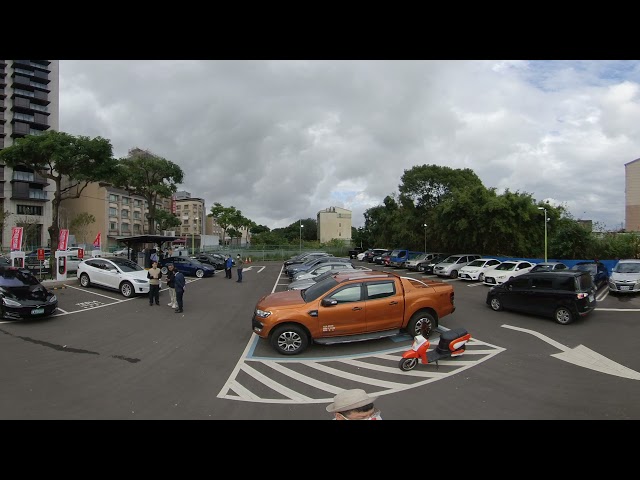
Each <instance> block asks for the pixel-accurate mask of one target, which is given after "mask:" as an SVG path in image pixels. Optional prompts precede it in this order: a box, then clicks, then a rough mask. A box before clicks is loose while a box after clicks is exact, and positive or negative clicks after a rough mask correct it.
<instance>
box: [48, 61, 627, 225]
mask: <svg viewBox="0 0 640 480" xmlns="http://www.w3.org/2000/svg"><path fill="white" fill-rule="evenodd" d="M639 84H640V62H636V61H459V60H456V61H398V60H390V61H346V60H340V61H317V60H313V61H282V60H278V61H246V60H242V61H229V60H225V61H211V60H206V61H186V60H177V61H169V60H166V61H157V60H156V61H146V60H145V61H106V60H85V61H80V60H73V61H72V60H61V61H60V130H61V131H64V132H67V133H70V134H73V135H88V136H91V137H95V136H101V137H104V138H107V139H109V140H110V141H111V143H112V145H113V147H114V155H115V156H117V157H123V156H126V154H127V152H128V150H129V149H131V148H134V147H139V148H143V149H146V150H150V151H152V152H153V153H155V154H157V155H159V156H162V157H164V158H166V159H167V160H170V161H172V162H174V163H176V164H178V165H180V167H181V168H182V169H183V171H184V172H185V178H184V183H183V184H182V185H179V187H178V189H179V190H186V191H188V192H190V193H191V195H192V196H193V197H200V198H203V199H204V200H205V204H206V209H207V211H209V209H210V208H211V206H212V205H213V203H214V202H220V203H221V204H223V205H224V206H227V207H228V206H234V207H236V208H237V209H239V210H241V211H242V213H243V215H244V216H245V217H247V218H249V219H251V220H253V221H254V222H256V223H257V224H261V225H266V226H268V227H269V228H278V227H285V226H287V225H289V224H291V223H292V222H295V221H297V220H299V219H301V218H302V219H304V218H315V217H316V214H317V212H318V211H319V210H322V209H324V208H327V207H330V206H337V207H342V208H346V209H349V210H352V212H353V219H352V220H353V226H355V227H360V226H362V225H363V224H364V217H363V213H364V211H365V210H367V209H368V208H370V207H373V206H376V205H380V204H381V203H382V201H383V199H384V197H385V196H386V195H389V194H393V193H397V192H398V185H399V184H400V178H401V176H402V174H403V173H404V170H406V169H410V168H411V167H413V166H415V165H424V164H435V165H442V166H448V167H451V168H470V169H472V170H473V171H474V172H475V173H476V174H477V175H478V176H479V177H480V179H481V180H482V182H483V184H484V186H485V187H487V188H491V187H494V188H496V189H497V190H498V192H499V193H502V192H503V191H504V190H505V189H509V190H511V191H513V192H515V191H519V192H522V193H525V192H526V193H529V194H531V195H532V196H533V197H534V198H535V199H536V200H543V201H544V200H548V201H549V202H550V203H552V204H555V205H564V206H566V207H567V208H568V209H569V211H570V212H571V213H572V214H573V216H574V218H584V219H591V220H593V221H594V222H599V223H600V224H601V225H602V226H603V227H605V228H607V229H617V228H620V227H622V226H624V220H625V218H624V164H625V163H628V162H630V161H632V160H635V159H636V158H638V157H640V132H639V130H640V90H639ZM629 228H631V227H630V226H629Z"/></svg>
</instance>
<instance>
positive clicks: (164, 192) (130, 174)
mask: <svg viewBox="0 0 640 480" xmlns="http://www.w3.org/2000/svg"><path fill="white" fill-rule="evenodd" d="M116 172H117V173H116V175H115V176H114V179H113V182H112V183H113V184H114V185H115V186H117V187H120V188H123V189H125V190H126V191H127V192H128V193H129V194H130V195H139V196H141V197H143V198H145V199H146V201H147V204H148V205H149V213H148V215H147V220H148V226H149V234H151V235H153V234H155V233H156V222H157V220H158V213H157V212H158V209H157V206H156V204H157V202H158V199H161V198H169V197H171V196H172V195H173V194H174V193H175V192H176V190H177V187H176V185H177V184H180V183H182V180H183V179H184V172H183V171H182V169H181V168H180V167H179V166H178V165H176V164H175V163H173V162H171V161H169V160H167V159H165V158H162V157H159V156H157V155H154V154H153V153H151V152H148V151H146V150H142V149H140V148H133V149H131V150H129V155H128V156H127V157H125V158H121V159H120V160H119V161H118V168H117V169H116ZM161 218H162V217H161ZM165 218H166V217H165Z"/></svg>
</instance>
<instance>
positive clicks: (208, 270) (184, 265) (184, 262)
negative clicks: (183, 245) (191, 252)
mask: <svg viewBox="0 0 640 480" xmlns="http://www.w3.org/2000/svg"><path fill="white" fill-rule="evenodd" d="M167 263H173V266H174V270H176V271H178V272H182V273H183V275H185V276H186V275H190V276H194V277H198V278H202V277H213V275H214V274H215V273H216V269H215V267H214V266H213V265H207V264H206V263H202V262H201V261H199V260H196V259H195V258H190V257H182V256H181V257H167V258H163V259H161V260H160V261H159V262H158V266H159V267H160V271H161V272H162V274H163V275H166V274H167V272H168V271H169V270H168V269H167Z"/></svg>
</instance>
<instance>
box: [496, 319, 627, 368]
mask: <svg viewBox="0 0 640 480" xmlns="http://www.w3.org/2000/svg"><path fill="white" fill-rule="evenodd" d="M502 327H504V328H510V329H511V330H517V331H519V332H524V333H528V334H530V335H533V336H534V337H538V338H539V339H540V340H543V341H545V342H547V343H548V344H549V345H553V346H554V347H556V348H557V349H558V350H562V352H561V353H554V354H552V355H551V356H552V357H555V358H558V359H560V360H564V361H565V362H569V363H573V364H574V365H578V366H579V367H585V368H590V369H591V370H596V371H597V372H602V373H606V374H609V375H615V376H616V377H623V378H629V379H631V380H640V373H638V372H636V371H635V370H631V369H630V368H627V367H625V366H624V365H620V364H619V363H616V362H614V361H613V360H610V359H608V358H607V357H605V356H603V355H600V354H599V353H597V352H594V351H593V350H591V349H590V348H587V347H585V346H584V345H578V346H577V347H576V348H569V347H567V346H566V345H563V344H561V343H559V342H556V341H555V340H552V339H551V338H549V337H547V336H546V335H543V334H541V333H538V332H536V331H534V330H528V329H526V328H519V327H512V326H511V325H502Z"/></svg>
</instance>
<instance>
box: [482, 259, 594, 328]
mask: <svg viewBox="0 0 640 480" xmlns="http://www.w3.org/2000/svg"><path fill="white" fill-rule="evenodd" d="M595 295H596V288H595V286H594V284H593V279H592V277H591V274H590V273H589V272H585V271H575V270H560V271H552V272H535V273H525V274H523V275H520V276H518V277H515V278H513V279H511V280H508V281H506V282H504V283H503V284H502V285H497V286H495V287H491V289H490V290H489V292H488V293H487V305H489V306H490V307H491V308H492V309H493V310H495V311H496V312H497V311H500V310H502V309H505V310H515V311H520V312H525V313H531V314H533V315H539V316H543V317H551V318H553V319H554V320H555V321H556V322H558V323H560V324H562V325H566V324H568V323H571V322H573V321H574V320H575V319H576V318H578V317H584V316H585V315H587V314H588V313H589V312H591V311H592V310H593V309H594V308H596V297H595Z"/></svg>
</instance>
